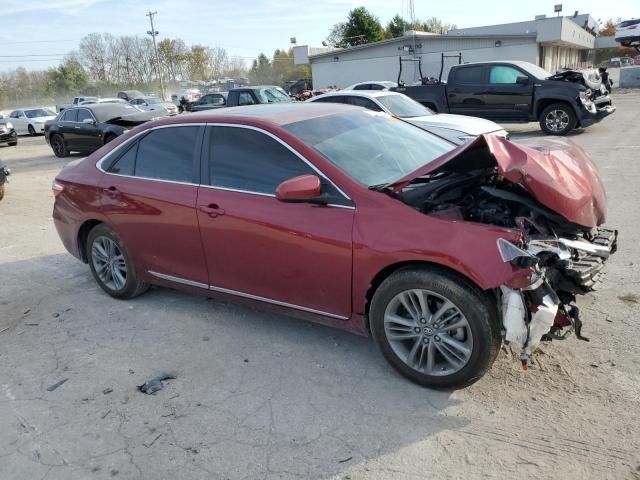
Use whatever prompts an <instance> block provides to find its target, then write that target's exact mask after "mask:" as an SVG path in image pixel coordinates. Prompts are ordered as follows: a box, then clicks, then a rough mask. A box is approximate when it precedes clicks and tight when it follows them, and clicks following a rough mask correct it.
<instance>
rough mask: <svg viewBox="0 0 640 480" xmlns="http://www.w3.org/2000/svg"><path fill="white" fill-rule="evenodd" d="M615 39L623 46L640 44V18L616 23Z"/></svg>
mask: <svg viewBox="0 0 640 480" xmlns="http://www.w3.org/2000/svg"><path fill="white" fill-rule="evenodd" d="M614 39H615V41H616V42H619V43H620V45H622V46H623V47H631V46H639V45H640V18H635V19H632V20H625V21H623V22H620V23H619V24H618V25H616V33H615V35H614Z"/></svg>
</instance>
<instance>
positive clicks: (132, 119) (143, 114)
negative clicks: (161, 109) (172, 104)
mask: <svg viewBox="0 0 640 480" xmlns="http://www.w3.org/2000/svg"><path fill="white" fill-rule="evenodd" d="M163 116H165V115H158V111H157V110H145V111H136V112H135V113H131V114H129V115H122V116H119V117H113V118H110V119H108V120H105V121H104V123H111V124H113V125H120V126H122V127H131V126H135V125H140V124H142V123H144V122H148V121H149V120H154V119H156V118H160V117H163Z"/></svg>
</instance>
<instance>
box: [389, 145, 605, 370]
mask: <svg viewBox="0 0 640 480" xmlns="http://www.w3.org/2000/svg"><path fill="white" fill-rule="evenodd" d="M391 190H392V193H393V194H394V195H395V196H396V198H398V199H399V200H401V201H403V202H404V203H406V204H408V205H410V206H411V207H413V208H416V209H418V210H420V211H421V212H422V213H425V214H427V215H432V216H437V217H440V218H446V219H449V220H452V221H464V222H475V223H482V224H487V225H493V226H499V227H503V228H505V229H507V230H509V231H510V232H511V233H513V232H517V233H518V236H519V240H518V241H513V240H511V241H509V240H507V239H504V238H499V239H498V240H497V244H496V248H497V249H498V251H499V253H500V256H501V258H502V260H503V261H504V262H507V263H509V264H511V266H512V269H513V270H514V271H516V272H520V273H522V274H521V275H516V276H515V277H513V279H511V280H509V281H506V280H505V284H503V285H501V286H500V288H499V289H498V292H497V294H498V298H499V301H500V305H501V308H500V311H501V314H502V324H503V332H504V339H505V341H506V342H507V343H508V344H510V345H511V346H512V347H514V348H515V349H517V350H518V351H519V352H520V354H521V360H522V363H523V366H524V367H525V368H526V366H527V363H528V358H529V356H530V355H531V354H532V353H533V352H534V351H535V350H536V348H537V347H538V345H539V344H540V342H541V341H542V340H552V339H558V340H563V339H565V338H567V337H568V335H569V334H570V333H571V332H575V333H576V336H577V337H578V338H580V339H583V340H586V339H585V337H584V336H583V335H582V332H581V327H582V322H581V320H580V315H579V310H578V307H577V306H576V305H575V300H576V295H582V294H585V293H588V292H590V291H592V290H594V289H595V288H596V286H597V284H598V282H599V280H600V277H601V274H602V269H603V267H604V264H605V262H606V260H607V258H608V257H609V256H610V255H611V254H613V253H614V252H615V251H616V242H617V231H615V230H610V229H607V228H604V227H602V224H603V223H604V221H605V213H606V195H605V192H604V188H603V186H602V182H601V180H600V177H599V175H598V172H597V168H596V167H595V165H594V164H593V162H592V161H591V160H590V159H589V158H588V156H587V155H586V153H585V152H584V151H582V150H581V149H580V148H579V147H578V146H577V145H575V144H574V143H573V142H571V141H570V140H566V139H536V140H535V141H532V142H530V143H528V144H526V145H524V144H522V145H516V144H514V143H512V142H509V141H507V140H505V139H502V138H497V137H493V136H490V135H485V136H481V137H479V138H478V139H477V140H475V141H473V142H471V145H464V146H462V147H458V148H457V149H454V150H453V151H452V152H450V153H449V154H448V155H445V156H444V157H441V158H440V159H437V160H435V161H434V162H432V163H431V164H429V165H426V166H425V167H423V168H422V169H420V170H418V171H416V172H414V173H412V174H410V175H408V176H407V177H405V178H403V179H401V180H399V181H398V182H396V183H394V184H393V185H392V186H391Z"/></svg>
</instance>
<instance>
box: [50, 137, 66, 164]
mask: <svg viewBox="0 0 640 480" xmlns="http://www.w3.org/2000/svg"><path fill="white" fill-rule="evenodd" d="M51 149H52V150H53V154H54V155H55V156H56V157H58V158H64V157H68V156H69V149H68V148H67V145H66V144H65V143H64V138H62V136H60V135H57V134H54V135H51Z"/></svg>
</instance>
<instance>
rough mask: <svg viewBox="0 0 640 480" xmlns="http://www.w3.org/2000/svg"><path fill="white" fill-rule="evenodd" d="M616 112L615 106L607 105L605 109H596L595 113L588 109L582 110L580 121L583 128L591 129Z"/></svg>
mask: <svg viewBox="0 0 640 480" xmlns="http://www.w3.org/2000/svg"><path fill="white" fill-rule="evenodd" d="M615 111H616V107H615V106H614V105H605V106H604V107H600V108H597V106H596V108H595V112H591V111H588V110H586V109H584V108H583V109H582V118H581V119H580V126H581V127H589V126H591V125H593V124H594V123H598V122H599V121H601V120H602V119H604V118H606V117H608V116H609V115H611V114H612V113H614V112H615Z"/></svg>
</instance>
